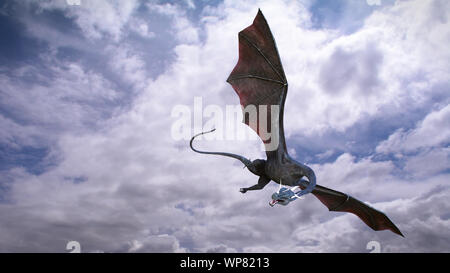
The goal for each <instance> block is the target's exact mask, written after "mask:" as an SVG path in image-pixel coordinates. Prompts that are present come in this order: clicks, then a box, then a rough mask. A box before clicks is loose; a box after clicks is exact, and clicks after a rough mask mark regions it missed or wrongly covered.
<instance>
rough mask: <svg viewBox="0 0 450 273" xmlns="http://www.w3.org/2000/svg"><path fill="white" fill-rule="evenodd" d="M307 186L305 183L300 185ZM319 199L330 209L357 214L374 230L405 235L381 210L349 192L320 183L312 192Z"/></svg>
mask: <svg viewBox="0 0 450 273" xmlns="http://www.w3.org/2000/svg"><path fill="white" fill-rule="evenodd" d="M300 187H301V188H305V185H300ZM311 193H312V194H314V196H316V197H317V199H319V200H320V202H322V203H323V204H324V205H325V206H327V208H328V210H330V211H343V212H350V213H353V214H355V215H357V216H358V217H359V218H360V219H361V220H362V221H363V222H364V223H366V225H368V226H369V227H371V228H372V229H373V230H385V229H388V230H390V231H392V232H394V233H396V234H398V235H400V236H403V234H402V233H401V231H400V230H399V229H398V227H397V226H395V224H394V223H392V221H391V220H390V219H389V218H388V217H387V216H386V214H384V213H382V212H381V211H379V210H376V209H374V208H372V207H370V206H368V205H366V204H364V203H363V202H361V201H359V200H358V199H356V198H353V197H351V196H350V195H348V194H345V193H342V192H339V191H335V190H332V189H329V188H326V187H323V186H320V185H316V187H315V188H314V190H313V191H312V192H311Z"/></svg>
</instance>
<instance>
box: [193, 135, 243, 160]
mask: <svg viewBox="0 0 450 273" xmlns="http://www.w3.org/2000/svg"><path fill="white" fill-rule="evenodd" d="M215 130H216V129H212V130H210V131H207V132H201V133H199V134H196V135H195V136H193V137H192V138H191V141H190V142H189V145H190V146H191V149H192V150H193V151H194V152H197V153H200V154H209V155H222V156H228V157H232V158H235V159H237V160H239V161H241V162H242V163H243V164H244V165H245V166H248V165H250V164H251V163H252V162H251V161H250V160H249V159H247V158H245V157H243V156H241V155H237V154H232V153H223V152H205V151H199V150H197V149H195V148H194V147H192V142H193V141H194V139H195V138H196V137H198V136H200V135H204V134H208V133H212V132H214V131H215Z"/></svg>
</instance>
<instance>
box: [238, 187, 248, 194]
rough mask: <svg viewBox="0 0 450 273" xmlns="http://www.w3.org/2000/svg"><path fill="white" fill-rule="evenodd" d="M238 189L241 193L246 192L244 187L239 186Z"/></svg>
mask: <svg viewBox="0 0 450 273" xmlns="http://www.w3.org/2000/svg"><path fill="white" fill-rule="evenodd" d="M239 191H240V192H241V193H246V192H247V189H245V188H240V189H239Z"/></svg>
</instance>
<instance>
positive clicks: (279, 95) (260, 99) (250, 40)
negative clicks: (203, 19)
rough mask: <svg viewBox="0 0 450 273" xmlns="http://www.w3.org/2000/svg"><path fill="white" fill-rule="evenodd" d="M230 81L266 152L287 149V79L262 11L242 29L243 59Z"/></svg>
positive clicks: (241, 53)
mask: <svg viewBox="0 0 450 273" xmlns="http://www.w3.org/2000/svg"><path fill="white" fill-rule="evenodd" d="M227 82H228V83H230V84H231V85H232V87H233V88H234V90H235V91H236V93H237V94H238V96H239V99H240V103H241V106H242V107H243V115H244V120H243V122H244V123H245V124H247V125H248V126H250V128H252V129H253V130H254V131H255V132H256V133H257V134H258V136H259V137H260V138H261V139H262V141H263V142H264V143H265V147H266V152H272V151H275V150H279V149H283V151H286V144H285V140H284V129H283V110H284V101H285V99H286V94H287V80H286V76H285V74H284V70H283V66H282V64H281V59H280V56H279V54H278V50H277V47H276V44H275V40H274V38H273V36H272V33H271V31H270V28H269V25H268V24H267V21H266V19H265V18H264V15H263V14H262V12H261V10H259V11H258V14H257V15H256V17H255V19H254V21H253V24H252V25H251V26H249V27H247V28H246V29H244V30H242V31H241V32H239V60H238V63H237V64H236V66H235V67H234V69H233V71H232V72H231V74H230V76H229V77H228V79H227ZM268 156H269V154H268Z"/></svg>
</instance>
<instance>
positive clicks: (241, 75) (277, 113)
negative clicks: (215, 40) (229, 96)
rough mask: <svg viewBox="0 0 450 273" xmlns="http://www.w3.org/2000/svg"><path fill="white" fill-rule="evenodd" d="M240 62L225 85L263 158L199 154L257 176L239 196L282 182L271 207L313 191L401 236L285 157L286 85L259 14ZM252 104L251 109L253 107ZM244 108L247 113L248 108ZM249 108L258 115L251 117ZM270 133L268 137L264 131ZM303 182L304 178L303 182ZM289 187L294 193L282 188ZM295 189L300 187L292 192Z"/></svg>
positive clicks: (246, 34) (333, 207)
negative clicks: (229, 160)
mask: <svg viewBox="0 0 450 273" xmlns="http://www.w3.org/2000/svg"><path fill="white" fill-rule="evenodd" d="M238 37H239V59H238V63H237V64H236V66H235V67H234V69H233V71H232V72H231V74H230V76H229V77H228V79H227V82H228V83H229V84H231V86H232V87H233V89H234V90H235V91H236V93H237V94H238V96H239V99H240V104H241V106H242V109H243V114H244V119H243V122H244V123H245V124H247V125H248V126H249V127H250V128H252V129H253V130H254V131H255V132H256V133H257V134H258V136H259V137H260V138H261V140H262V141H263V142H264V145H265V150H266V156H267V159H256V160H253V161H251V160H249V159H247V158H245V157H243V156H241V155H237V154H233V153H226V152H206V151H199V150H197V149H195V148H194V147H193V146H192V142H193V141H194V139H195V138H196V137H197V136H199V135H202V134H205V133H210V132H212V131H214V129H213V130H211V131H209V132H202V133H200V134H197V135H195V136H193V137H192V139H191V141H190V147H191V149H192V150H193V151H195V152H198V153H201V154H212V155H222V156H227V157H232V158H235V159H237V160H239V161H241V162H242V163H243V164H244V165H245V167H247V169H248V170H249V171H250V172H252V173H253V174H255V175H257V176H259V180H258V183H257V184H255V185H253V186H251V187H248V188H241V189H240V192H242V193H246V192H247V191H251V190H261V189H263V188H264V187H265V186H266V185H267V184H268V183H269V182H270V181H274V182H276V183H278V184H280V189H279V190H278V192H276V193H274V194H273V195H272V201H271V202H270V203H269V204H270V205H271V206H273V205H275V204H280V205H287V204H289V203H290V202H291V201H293V200H296V199H298V198H299V197H301V196H302V195H305V194H308V193H312V194H313V195H314V196H315V197H317V198H318V199H319V201H320V202H322V203H323V204H324V205H325V206H326V207H327V208H328V209H329V210H330V211H342V212H350V213H353V214H355V215H357V216H358V217H359V218H360V219H361V220H362V221H364V223H366V224H367V225H368V226H369V227H371V228H372V229H373V230H386V229H388V230H391V231H392V232H394V233H396V234H398V235H400V236H403V234H402V233H401V232H400V230H399V229H398V228H397V227H396V226H395V224H394V223H393V222H392V221H391V220H390V219H389V218H388V217H387V216H386V215H385V214H384V213H382V212H380V211H378V210H376V209H374V208H372V207H370V206H368V205H366V204H365V203H363V202H361V201H359V200H357V199H356V198H353V197H352V196H350V195H348V194H345V193H342V192H339V191H335V190H332V189H329V188H326V187H323V186H320V185H317V184H316V176H315V174H314V171H313V170H312V169H311V168H310V167H308V166H306V165H304V164H302V163H300V162H297V161H295V160H294V159H293V158H292V157H290V156H289V154H288V151H287V148H286V141H285V137H284V128H283V112H284V103H285V100H286V95H287V90H288V82H287V79H286V75H285V74H284V70H283V66H282V64H281V59H280V56H279V54H278V50H277V47H276V44H275V40H274V38H273V36H272V32H271V31H270V28H269V25H268V24H267V21H266V19H265V17H264V15H263V14H262V12H261V10H258V14H257V15H256V17H255V19H254V21H253V24H252V25H250V26H249V27H247V28H245V29H244V30H242V31H240V32H239V35H238ZM252 106H253V108H251V107H252ZM246 109H247V110H246ZM248 109H254V110H255V111H256V122H255V119H251V118H250V115H249V112H250V111H248ZM269 131H270V132H271V134H270V136H271V137H270V138H268V137H267V132H269ZM305 177H306V178H307V179H304V178H305ZM282 185H283V186H290V187H293V188H292V189H288V188H286V187H281V186H282ZM294 189H301V190H300V191H297V192H294Z"/></svg>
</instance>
